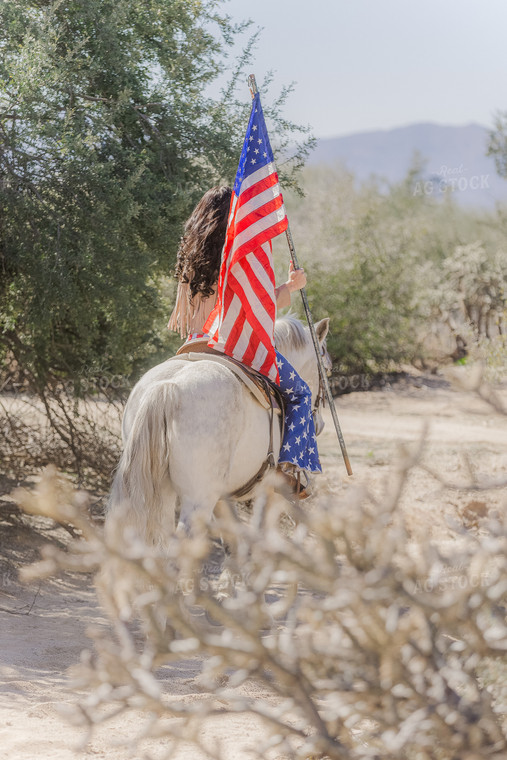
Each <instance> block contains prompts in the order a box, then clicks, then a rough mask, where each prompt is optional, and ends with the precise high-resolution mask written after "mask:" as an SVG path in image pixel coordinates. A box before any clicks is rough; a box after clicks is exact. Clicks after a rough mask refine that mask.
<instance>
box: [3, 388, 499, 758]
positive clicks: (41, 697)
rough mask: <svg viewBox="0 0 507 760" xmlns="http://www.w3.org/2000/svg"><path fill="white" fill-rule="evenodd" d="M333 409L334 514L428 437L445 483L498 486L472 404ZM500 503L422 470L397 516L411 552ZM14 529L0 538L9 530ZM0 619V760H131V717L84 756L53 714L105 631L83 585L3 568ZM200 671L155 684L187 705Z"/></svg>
mask: <svg viewBox="0 0 507 760" xmlns="http://www.w3.org/2000/svg"><path fill="white" fill-rule="evenodd" d="M502 397H503V400H504V403H505V404H506V406H507V391H505V390H504V391H503V392H502ZM336 407H337V411H338V416H339V419H340V423H341V427H342V430H343V435H344V437H345V441H346V444H347V448H348V452H349V457H350V461H351V463H352V467H353V470H354V475H353V477H351V478H349V477H348V476H347V475H346V472H345V468H344V465H343V462H342V461H341V455H340V451H339V446H338V442H337V440H336V436H335V434H334V432H333V426H332V421H331V418H330V415H329V412H327V415H326V429H325V431H324V433H323V434H322V436H321V438H320V440H319V450H320V453H321V459H322V464H323V468H324V475H322V476H321V478H320V484H319V486H320V490H321V492H322V493H324V494H329V495H330V496H331V497H332V498H333V499H336V505H337V508H339V503H340V497H341V496H343V495H344V494H346V491H347V490H348V489H350V488H354V487H355V486H356V485H357V484H358V483H366V484H367V487H368V488H369V489H370V490H371V492H372V493H374V494H375V495H377V496H379V497H381V494H382V492H383V489H384V488H385V486H386V480H387V476H388V473H389V471H390V468H391V467H392V466H393V461H394V459H395V457H396V451H397V447H398V446H399V444H400V442H401V443H402V444H405V445H406V444H411V442H414V441H417V440H418V439H419V438H420V437H421V435H422V432H423V430H424V429H425V427H426V426H427V440H426V446H425V449H424V454H423V458H422V462H421V463H422V464H423V465H424V466H425V467H429V468H432V469H434V470H435V471H436V472H438V473H440V475H441V476H442V477H443V478H445V479H446V480H447V481H450V482H451V483H464V482H467V478H469V467H470V464H468V463H467V462H471V463H472V464H471V466H472V468H475V469H476V471H477V477H482V475H487V476H488V477H491V478H493V479H500V478H501V477H503V478H504V479H505V478H506V477H507V417H502V416H499V415H498V414H496V413H494V412H493V411H492V410H491V408H489V407H488V406H487V405H486V404H485V403H484V402H483V401H481V400H479V399H477V398H476V397H474V396H473V395H470V394H467V393H464V392H458V391H455V390H451V389H450V388H448V387H444V386H443V384H442V383H437V382H433V381H430V379H427V380H426V381H425V382H423V381H421V383H420V384H419V387H418V386H417V384H406V385H401V386H397V387H394V388H388V389H384V390H382V391H368V392H365V393H351V394H349V395H346V396H342V397H340V398H339V399H338V400H337V402H336ZM505 503H506V489H499V490H497V491H494V492H488V493H487V494H485V493H480V494H479V495H474V494H471V493H468V494H463V493H461V492H458V491H456V490H453V489H452V488H443V487H442V484H441V483H439V482H438V480H437V479H436V478H435V477H434V476H433V475H431V474H429V473H428V471H427V470H426V469H424V468H423V467H421V468H416V469H415V470H414V471H413V472H412V473H411V475H410V477H409V480H408V482H407V484H406V486H405V489H404V492H403V496H402V509H403V510H405V512H406V515H407V522H408V524H409V527H410V529H411V532H412V538H413V540H414V541H419V540H423V541H428V540H431V539H433V540H438V541H441V542H445V541H451V540H452V535H451V532H450V530H449V528H448V525H447V522H446V520H447V518H448V517H452V518H453V519H458V520H463V521H465V522H466V520H467V519H468V520H469V519H472V518H473V514H474V513H476V512H482V513H484V512H487V511H489V510H492V509H497V508H500V507H501V506H502V505H505ZM11 527H12V526H7V528H8V529H9V530H11ZM43 527H44V526H43ZM7 528H6V530H7ZM60 530H61V529H60ZM44 531H45V532H46V533H47V535H48V537H49V538H54V536H53V535H52V533H51V531H52V529H51V528H49V527H47V526H46V527H44V530H41V533H42V534H44ZM4 535H7V534H5V533H4ZM9 535H10V536H11V539H12V541H13V542H14V543H15V542H18V543H19V546H14V544H11V549H12V547H13V546H14V549H16V551H17V554H16V556H17V557H18V562H17V564H18V565H19V564H22V563H23V562H24V561H29V560H30V559H32V558H34V557H35V555H36V547H34V546H33V545H30V546H25V545H23V541H26V540H27V536H29V533H27V532H26V531H25V532H24V533H23V532H22V531H21V532H20V531H19V530H18V531H16V529H14V528H12V530H11V533H10V534H9ZM14 549H13V551H14ZM11 554H12V552H11ZM0 560H1V555H0ZM0 608H1V609H0V758H1V759H2V760H4V759H5V760H35V759H37V760H75V759H76V758H78V757H93V758H108V760H120V759H123V758H127V757H131V755H130V754H129V752H128V750H127V749H126V748H124V747H119V746H118V745H117V743H118V742H119V741H121V740H124V739H126V738H128V736H130V735H132V732H133V731H134V730H136V728H138V724H133V718H132V716H130V717H129V718H128V719H127V718H122V717H120V718H119V719H118V720H117V721H116V723H115V724H113V725H111V726H110V727H109V728H108V729H107V730H102V731H100V732H99V733H98V734H97V735H96V736H95V737H94V738H93V740H92V742H91V743H90V744H89V745H88V747H87V748H86V750H85V753H84V755H82V754H79V753H78V746H79V744H80V742H82V740H83V738H84V731H83V729H82V728H79V727H76V726H73V725H71V724H70V723H69V722H68V720H67V719H66V718H65V717H64V715H63V714H62V709H63V710H65V707H66V706H69V705H72V704H73V703H74V702H75V700H76V694H75V693H74V692H72V691H70V690H69V676H68V673H67V671H68V668H70V667H71V666H73V665H74V664H76V663H77V662H78V661H79V658H80V655H81V652H82V650H83V649H86V648H89V647H90V640H89V638H88V637H87V635H86V631H87V629H88V627H89V626H90V625H92V624H93V625H98V626H106V625H107V621H106V619H105V616H104V614H103V612H102V610H101V609H100V607H99V605H98V603H97V600H96V597H95V593H94V588H93V584H92V580H91V578H89V577H87V576H66V577H64V578H61V579H59V580H51V581H47V582H44V583H42V584H40V585H38V584H35V585H33V586H30V587H22V586H20V585H19V583H18V582H17V579H16V576H15V571H14V570H13V569H12V568H11V567H10V566H9V565H8V564H6V563H5V562H4V563H3V564H0ZM199 669H200V667H199V662H198V661H195V660H192V661H191V660H189V661H186V662H182V663H181V664H180V665H179V667H178V668H176V667H172V668H166V669H164V670H163V671H162V672H161V673H160V674H159V676H160V679H161V681H162V683H163V686H164V689H165V691H166V692H167V693H168V694H171V695H179V696H180V697H181V698H182V699H192V698H193V695H194V694H196V686H195V683H196V681H195V679H196V677H197V676H198V673H199ZM139 719H140V720H141V716H140V718H139ZM134 723H135V722H134ZM260 736H262V726H260V724H259V723H257V722H256V721H254V720H252V719H251V718H245V717H242V716H237V717H236V716H234V717H224V719H223V721H215V722H214V723H213V724H212V725H210V724H206V725H205V726H204V727H203V742H204V743H205V745H206V746H210V747H213V746H215V745H216V742H217V741H218V740H219V739H221V740H222V742H223V745H224V756H225V757H226V758H230V759H231V760H233V758H234V760H243V759H244V760H247V758H249V757H250V756H251V755H250V753H249V752H248V746H252V745H255V743H256V742H257V741H258V739H259V737H260ZM146 749H149V750H150V751H151V752H152V754H153V756H154V757H157V756H158V755H159V754H160V753H161V752H162V750H163V746H161V745H158V746H157V744H156V743H154V742H151V743H149V744H147V745H146ZM134 757H136V758H137V757H140V756H138V755H137V754H134ZM176 757H177V758H179V759H180V760H181V759H182V758H192V760H199V758H200V757H203V755H201V754H199V753H198V752H197V751H196V750H195V749H193V748H192V747H190V746H182V747H180V749H179V750H178V753H177V755H176Z"/></svg>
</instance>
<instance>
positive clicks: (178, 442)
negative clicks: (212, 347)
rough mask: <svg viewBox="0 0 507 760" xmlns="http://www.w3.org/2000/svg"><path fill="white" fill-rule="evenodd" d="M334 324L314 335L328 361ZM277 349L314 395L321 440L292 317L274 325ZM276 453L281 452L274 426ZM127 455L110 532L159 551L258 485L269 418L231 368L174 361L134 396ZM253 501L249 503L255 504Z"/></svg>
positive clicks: (313, 381)
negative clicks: (196, 519)
mask: <svg viewBox="0 0 507 760" xmlns="http://www.w3.org/2000/svg"><path fill="white" fill-rule="evenodd" d="M328 327H329V319H327V318H326V319H323V320H321V321H320V322H318V323H317V324H316V325H315V329H316V333H317V338H318V341H319V344H320V346H321V353H322V355H323V356H324V357H325V361H326V362H327V368H329V366H330V359H329V355H328V354H327V352H326V349H325V338H326V335H327V331H328ZM275 342H276V346H277V349H278V350H279V351H280V353H282V354H283V355H284V356H285V357H286V359H287V360H288V361H289V362H290V363H291V364H292V365H293V367H294V369H296V371H297V372H298V373H299V374H300V375H301V377H302V378H303V380H305V382H306V383H307V384H308V385H309V387H310V390H311V392H312V398H313V408H314V417H315V427H316V431H317V432H320V430H321V429H322V427H323V423H322V418H321V417H320V412H319V411H318V409H316V398H317V393H318V389H319V372H318V364H317V358H316V356H315V349H314V346H313V342H312V340H311V335H310V332H309V329H308V328H307V327H303V325H302V324H301V322H300V321H299V320H297V319H296V318H295V317H292V316H287V317H283V318H282V319H279V320H277V322H276V325H275ZM275 427H276V430H275V440H274V441H273V444H274V452H275V456H276V458H277V452H279V450H280V434H279V429H278V426H275ZM122 436H123V443H124V451H123V455H122V457H121V460H120V463H119V466H118V468H117V471H116V475H115V478H114V482H113V487H112V491H111V496H110V500H109V506H108V512H107V516H106V531H108V530H109V531H114V532H115V534H116V535H118V534H117V531H118V529H120V530H121V533H123V535H125V531H126V530H127V531H128V532H129V533H130V534H133V535H135V536H137V537H139V538H140V539H141V540H143V541H144V542H145V543H147V544H149V545H159V546H162V545H163V543H164V536H167V535H168V533H172V532H174V528H175V507H176V504H177V501H179V505H180V517H179V524H178V529H181V530H185V531H188V530H189V528H190V526H191V522H192V515H193V514H194V512H195V511H196V510H199V511H200V513H201V514H203V515H204V516H205V517H207V518H208V519H211V517H212V513H213V510H214V508H215V505H216V504H217V502H218V501H219V500H220V499H222V498H226V497H228V496H229V495H230V494H233V493H234V492H235V491H236V490H237V489H239V488H240V487H241V486H243V485H244V484H246V483H248V481H249V480H250V479H251V478H252V477H254V476H255V474H256V473H257V472H258V471H259V469H260V467H261V465H262V463H263V462H264V460H265V459H266V456H267V452H268V445H269V437H270V420H269V412H268V410H266V409H265V408H263V407H262V406H261V405H260V404H259V402H258V401H256V399H255V398H254V396H253V395H252V394H251V393H250V391H249V390H248V389H247V388H246V386H245V385H244V384H243V383H242V382H241V381H240V380H239V379H238V377H237V376H236V375H235V374H234V373H233V372H232V371H231V370H230V369H228V368H227V367H226V366H224V365H222V364H217V363H216V362H213V361H211V360H209V361H208V360H206V359H203V360H202V361H196V362H194V361H187V360H186V359H178V357H175V358H171V359H169V360H167V361H165V362H163V363H162V364H159V365H157V366H156V367H153V368H152V369H150V370H149V371H148V372H147V373H146V374H145V375H144V376H143V377H142V378H141V379H140V380H139V382H138V383H137V384H136V385H135V387H134V388H133V390H132V392H131V394H130V396H129V399H128V401H127V405H126V407H125V412H124V416H123V423H122ZM251 497H252V494H251V493H250V494H248V495H246V496H245V497H244V498H251Z"/></svg>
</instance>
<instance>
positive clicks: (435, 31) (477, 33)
mask: <svg viewBox="0 0 507 760" xmlns="http://www.w3.org/2000/svg"><path fill="white" fill-rule="evenodd" d="M220 10H221V11H225V12H227V13H228V14H229V15H231V16H232V17H233V18H234V19H237V20H242V19H246V18H251V19H252V20H253V21H254V24H253V27H252V28H256V27H258V26H262V27H264V31H263V32H262V35H261V39H260V42H259V44H258V47H257V50H256V52H255V61H254V63H253V64H252V66H251V69H252V73H254V74H255V76H256V78H257V81H258V83H260V82H261V81H262V79H263V76H264V75H265V73H266V72H267V71H268V70H270V69H271V70H274V71H275V72H276V76H275V80H274V85H273V87H274V88H279V87H280V86H281V85H283V84H289V83H290V82H292V81H294V82H295V83H296V87H295V91H294V93H293V94H292V95H291V96H290V100H289V101H288V103H287V106H286V109H285V116H286V117H287V118H289V119H292V120H294V121H296V122H297V123H301V124H309V125H310V126H311V127H312V129H313V133H314V134H315V136H316V137H335V136H339V135H345V134H350V133H353V132H366V131H371V130H375V129H388V128H391V127H399V126H405V125H407V124H413V123H416V122H433V123H436V124H448V125H461V124H469V123H470V122H476V123H479V124H483V125H484V126H491V124H492V121H493V117H494V114H495V113H496V112H497V111H498V110H507V0H228V1H227V2H225V3H223V5H221V8H220ZM261 96H262V92H261ZM245 97H249V94H248V88H247V86H246V84H245Z"/></svg>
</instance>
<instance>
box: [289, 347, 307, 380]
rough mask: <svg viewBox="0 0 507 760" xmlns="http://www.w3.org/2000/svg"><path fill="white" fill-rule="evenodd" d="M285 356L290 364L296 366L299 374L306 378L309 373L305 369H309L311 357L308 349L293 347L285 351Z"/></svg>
mask: <svg viewBox="0 0 507 760" xmlns="http://www.w3.org/2000/svg"><path fill="white" fill-rule="evenodd" d="M283 356H284V357H285V359H286V360H287V361H288V362H289V364H291V365H292V366H293V367H294V369H295V370H296V372H297V373H298V375H300V376H301V377H302V378H303V380H306V378H305V377H304V375H305V374H307V372H305V369H307V367H308V364H309V359H310V357H309V356H308V351H306V350H305V351H302V350H296V349H291V350H290V351H285V352H284V354H283Z"/></svg>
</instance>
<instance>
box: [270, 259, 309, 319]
mask: <svg viewBox="0 0 507 760" xmlns="http://www.w3.org/2000/svg"><path fill="white" fill-rule="evenodd" d="M305 285H306V274H305V270H304V269H303V268H301V269H294V265H293V263H292V261H291V262H290V264H289V277H288V280H287V282H284V283H283V285H280V287H278V288H275V298H276V308H277V309H284V308H285V307H286V306H290V295H291V293H294V291H296V290H301V288H304V287H305Z"/></svg>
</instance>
